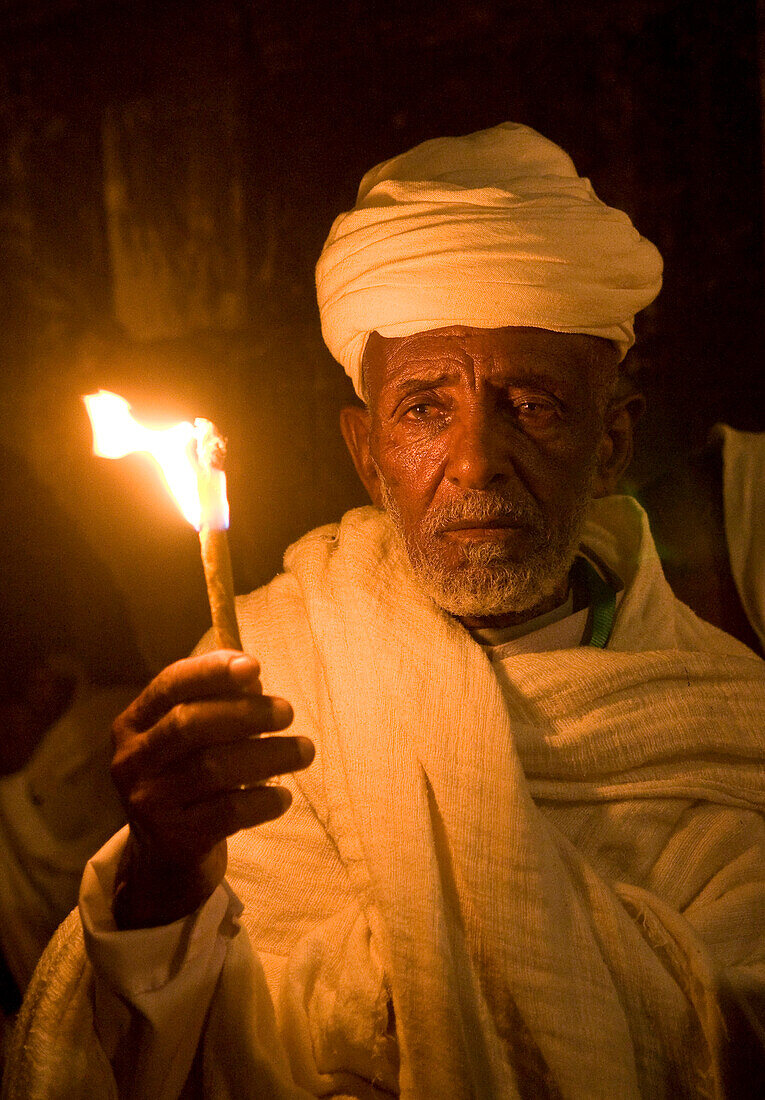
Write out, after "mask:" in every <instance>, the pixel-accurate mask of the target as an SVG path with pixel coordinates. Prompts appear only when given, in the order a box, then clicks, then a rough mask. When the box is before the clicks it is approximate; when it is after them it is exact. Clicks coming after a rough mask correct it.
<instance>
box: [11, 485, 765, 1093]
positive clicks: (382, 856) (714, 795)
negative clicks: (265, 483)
mask: <svg viewBox="0 0 765 1100" xmlns="http://www.w3.org/2000/svg"><path fill="white" fill-rule="evenodd" d="M585 542H586V544H587V545H588V546H589V547H591V548H592V549H593V550H594V551H595V552H596V553H597V554H598V555H599V556H600V557H601V558H602V559H604V560H605V561H606V562H607V563H608V564H609V565H610V567H611V568H612V569H614V571H615V572H616V573H617V574H618V575H619V576H620V577H621V578H622V579H623V580H624V582H625V586H626V587H625V592H624V596H623V598H622V600H621V604H620V607H619V611H618V615H617V619H616V623H615V627H614V631H613V634H612V637H611V641H610V643H609V646H608V649H607V650H606V651H600V650H595V649H589V648H586V647H582V648H578V649H573V650H566V651H557V652H545V653H529V654H523V655H519V656H518V657H517V658H516V659H514V660H511V661H507V662H504V663H503V669H504V670H505V672H504V673H503V677H502V682H501V683H500V680H499V679H498V676H497V675H496V674H495V672H494V671H493V669H492V666H491V664H490V662H489V660H488V659H487V657H486V655H485V653H484V652H483V650H482V649H481V647H480V646H479V645H477V644H476V643H475V642H474V641H473V640H472V639H471V638H470V637H469V635H468V634H467V633H466V632H465V631H464V630H463V629H462V628H461V627H460V626H459V624H458V623H457V622H456V621H455V620H453V619H451V618H450V617H449V616H447V615H445V614H443V613H441V612H439V611H438V610H437V609H436V608H434V606H433V605H432V604H431V603H430V602H429V600H428V599H427V598H426V597H425V596H424V595H422V594H421V593H420V591H419V589H418V588H417V586H416V584H415V583H414V582H413V580H412V578H411V576H410V574H409V571H408V569H407V567H406V565H405V564H404V563H403V562H402V560H401V558H400V556H399V551H398V548H397V544H396V542H395V541H394V540H392V539H391V533H390V528H389V525H388V523H387V521H386V520H385V519H384V517H382V516H381V515H380V514H379V513H377V512H376V511H375V510H373V509H360V510H358V511H356V512H352V513H349V514H348V515H347V516H346V517H345V518H344V520H343V521H342V524H341V525H340V526H339V527H338V526H337V525H335V526H332V527H327V528H322V529H320V530H318V531H315V532H312V533H311V534H310V535H308V536H306V537H305V538H304V539H303V540H301V541H300V542H299V543H298V544H296V546H294V547H293V548H291V550H290V551H289V552H288V554H287V556H286V558H285V573H284V574H283V575H281V576H279V577H277V578H276V579H275V580H274V581H273V582H272V583H271V584H270V585H268V586H266V588H265V589H261V590H259V591H258V592H256V593H253V594H252V595H251V596H249V597H247V598H246V599H244V600H243V601H241V602H240V604H239V608H238V613H239V618H240V623H241V627H242V636H243V638H244V640H245V646H246V648H247V649H248V651H250V652H252V653H253V654H255V655H256V656H257V657H258V659H259V660H260V661H261V663H262V666H263V673H262V678H263V683H264V688H265V690H266V691H267V692H272V693H274V694H279V695H283V696H284V697H286V698H288V699H290V701H291V702H292V703H293V706H294V709H295V714H296V717H295V723H294V727H293V729H294V731H295V732H299V733H304V734H306V735H308V736H310V737H312V738H313V739H314V741H315V742H316V745H317V756H316V760H315V762H314V764H313V765H312V766H311V768H309V769H308V770H307V771H306V772H305V773H301V774H300V775H299V776H297V777H296V778H294V779H293V780H290V784H291V786H292V789H293V792H294V803H293V807H292V809H291V810H290V811H289V813H288V814H286V815H285V816H284V817H283V818H282V819H280V820H279V821H278V822H275V823H272V824H270V825H267V826H264V827H261V828H259V829H256V830H248V831H247V832H244V833H240V834H238V835H237V836H236V837H235V838H233V839H232V842H231V845H230V848H231V858H230V870H229V876H228V878H229V882H230V884H231V887H232V888H233V890H234V891H235V892H236V894H237V895H238V897H239V898H241V900H242V902H243V904H244V910H243V912H241V915H237V912H238V909H239V906H238V905H237V903H236V901H235V900H234V899H232V898H231V896H230V894H229V893H228V892H227V891H226V889H224V888H223V887H221V888H219V890H217V891H216V892H215V894H213V896H212V898H210V899H209V901H208V902H207V903H206V905H205V906H203V907H202V909H201V910H200V911H199V912H198V913H197V914H195V915H194V916H193V917H191V918H188V919H187V920H186V921H181V922H177V924H176V925H171V926H168V928H165V929H159V930H156V931H150V932H144V931H140V932H125V933H118V932H115V931H114V930H113V926H112V925H111V923H110V919H111V918H110V913H109V909H108V898H109V896H110V876H111V874H113V866H114V851H112V853H111V855H110V854H109V853H105V854H104V855H103V856H102V857H100V858H98V857H97V858H96V859H95V860H94V861H93V864H92V865H91V867H90V868H89V871H88V872H87V873H86V877H85V880H84V883H83V895H82V902H81V907H82V910H83V914H82V915H83V921H84V924H85V928H86V938H87V940H88V942H89V945H90V950H91V955H92V958H93V960H94V961H93V963H91V962H88V961H86V959H85V956H84V954H83V949H82V943H81V936H80V934H79V930H78V924H77V922H76V920H74V919H71V920H70V921H69V923H68V925H65V926H64V927H63V928H62V930H61V931H60V932H59V934H58V937H57V939H56V940H54V942H53V943H52V945H51V947H50V949H49V952H48V954H47V956H46V957H45V958H44V959H43V962H42V963H41V966H40V968H39V971H38V976H37V979H36V981H35V983H33V986H32V989H31V990H30V994H29V997H28V999H27V1004H26V1006H25V1009H24V1010H23V1012H22V1017H21V1021H20V1026H19V1029H18V1032H17V1035H16V1039H15V1048H14V1049H13V1050H12V1052H11V1057H10V1067H9V1073H8V1075H7V1079H6V1083H5V1095H6V1096H7V1097H14V1098H15V1097H22V1096H23V1097H24V1098H25V1100H33V1098H35V1097H53V1096H60V1097H62V1098H63V1097H66V1098H67V1100H74V1098H77V1097H83V1098H84V1097H86V1096H87V1097H94V1096H99V1097H100V1096H109V1095H116V1092H114V1089H115V1085H114V1078H113V1076H112V1069H111V1067H110V1064H109V1058H112V1059H113V1062H114V1066H115V1067H116V1072H117V1074H118V1076H119V1078H120V1080H121V1093H120V1095H124V1096H131V1097H138V1096H144V1097H149V1096H150V1097H152V1100H154V1098H157V1100H165V1098H169V1097H174V1096H178V1095H179V1094H180V1093H181V1090H182V1089H183V1085H184V1081H185V1080H186V1078H187V1076H189V1072H190V1076H189V1082H188V1087H190V1088H191V1087H192V1086H193V1087H196V1088H200V1089H201V1088H203V1090H204V1094H205V1095H207V1096H210V1097H216V1098H217V1097H221V1098H227V1097H231V1098H233V1097H249V1096H252V1097H261V1096H269V1097H305V1096H306V1095H308V1096H311V1095H313V1096H317V1095H334V1096H340V1095H344V1096H354V1097H372V1096H383V1095H390V1094H391V1093H393V1094H395V1093H398V1092H400V1094H401V1096H404V1097H408V1098H411V1100H413V1098H418V1100H433V1098H441V1097H443V1098H452V1097H453V1098H455V1100H457V1098H459V1100H462V1098H465V1100H467V1098H468V1097H471V1098H487V1100H488V1098H489V1097H492V1098H493V1097H516V1096H534V1097H537V1096H539V1097H559V1096H562V1097H582V1098H585V1097H586V1098H588V1100H592V1098H597V1097H603V1098H604V1100H605V1098H609V1100H611V1098H613V1097H620V1098H630V1097H639V1096H645V1097H651V1098H652V1100H654V1098H657V1097H664V1096H667V1097H669V1096H672V1097H679V1096H688V1097H691V1096H693V1097H695V1096H715V1095H720V1094H721V1084H720V1051H721V1046H722V1028H721V1019H720V1011H719V1005H718V996H719V994H720V992H721V990H723V989H729V990H734V991H735V992H736V993H737V994H739V995H740V996H742V997H745V998H746V999H747V1003H751V1002H752V1000H753V999H754V1000H756V999H757V998H760V1000H761V999H762V996H763V990H765V828H764V827H763V818H762V814H761V811H762V809H763V806H764V805H765V771H764V769H763V767H762V762H763V735H762V719H763V714H765V664H764V663H763V662H762V661H760V660H759V659H758V658H757V657H755V656H754V655H753V654H751V653H750V651H749V650H747V649H746V647H744V646H742V645H740V644H739V643H738V642H736V641H734V640H733V639H731V638H729V637H727V636H726V635H724V634H722V633H721V632H720V631H718V630H716V629H715V628H713V627H710V626H708V625H707V624H704V623H701V622H700V620H698V619H697V618H696V617H695V616H694V615H693V614H692V612H690V610H689V609H688V608H686V607H684V605H682V604H679V603H678V602H677V601H676V600H675V599H674V598H673V597H672V595H671V592H670V591H669V589H668V587H667V585H666V582H665V581H664V578H663V576H662V574H661V568H660V565H659V562H658V559H657V557H656V554H655V550H654V548H653V544H652V542H651V539H650V534H649V532H648V529H647V524H646V521H645V518H644V516H643V515H642V513H640V511H639V509H637V506H635V505H634V504H632V503H631V502H629V501H625V500H620V499H618V498H615V499H613V498H612V499H609V500H605V501H600V502H597V503H596V505H595V506H594V508H593V513H592V517H591V521H590V523H589V524H588V528H587V531H586V536H585ZM117 847H118V842H115V844H113V846H112V848H113V849H115V848H117ZM245 930H246V933H247V934H245ZM253 948H254V951H253V950H252V949H253ZM126 959H132V960H134V961H133V964H132V965H128V966H126ZM94 966H95V967H97V972H94ZM115 993H116V994H117V996H116V997H115ZM130 1004H132V1006H133V1008H132V1009H130V1008H128V1007H127V1006H128V1005H130ZM94 1005H95V1012H94ZM94 1015H95V1018H96V1020H97V1027H98V1030H96V1029H94V1026H93V1020H94ZM192 1063H193V1064H192ZM110 1090H111V1091H110ZM192 1094H193V1095H198V1093H193V1089H192V1091H191V1092H189V1095H192Z"/></svg>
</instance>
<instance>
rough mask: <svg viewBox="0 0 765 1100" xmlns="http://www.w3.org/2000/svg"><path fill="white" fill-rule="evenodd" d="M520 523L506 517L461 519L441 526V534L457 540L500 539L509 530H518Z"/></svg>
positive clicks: (508, 532)
mask: <svg viewBox="0 0 765 1100" xmlns="http://www.w3.org/2000/svg"><path fill="white" fill-rule="evenodd" d="M520 527H521V524H519V523H514V522H513V521H512V520H510V519H507V518H506V517H500V518H498V519H461V520H457V521H456V522H454V523H450V524H448V525H447V526H446V527H444V528H442V534H443V535H445V536H446V537H447V538H450V539H456V540H457V541H459V542H462V541H470V540H473V539H476V540H481V541H485V542H489V541H497V542H499V541H501V540H502V539H505V538H507V537H508V536H509V535H510V534H511V532H514V531H518V530H519V529H520Z"/></svg>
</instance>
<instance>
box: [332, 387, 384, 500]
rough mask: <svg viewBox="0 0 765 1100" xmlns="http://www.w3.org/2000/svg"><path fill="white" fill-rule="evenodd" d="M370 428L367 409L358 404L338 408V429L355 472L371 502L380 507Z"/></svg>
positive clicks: (378, 480)
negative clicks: (370, 442) (370, 444)
mask: <svg viewBox="0 0 765 1100" xmlns="http://www.w3.org/2000/svg"><path fill="white" fill-rule="evenodd" d="M370 428H371V417H370V414H369V409H364V408H361V407H360V406H359V405H346V406H345V407H344V408H342V409H341V410H340V431H341V432H342V433H343V439H344V440H345V445H346V447H347V448H348V450H349V451H350V455H351V458H352V459H353V465H354V466H355V467H356V473H357V474H358V475H359V477H360V478H361V481H362V484H363V486H364V488H365V489H366V491H367V492H368V493H369V497H370V500H371V501H372V503H373V504H376V505H377V506H378V507H382V494H381V492H380V478H379V476H378V473H377V467H376V466H375V464H374V462H373V460H372V452H371V450H370V446H369V432H370Z"/></svg>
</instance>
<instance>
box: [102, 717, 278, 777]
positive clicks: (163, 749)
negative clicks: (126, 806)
mask: <svg viewBox="0 0 765 1100" xmlns="http://www.w3.org/2000/svg"><path fill="white" fill-rule="evenodd" d="M292 718H293V713H292V707H291V706H290V704H289V703H288V702H287V701H286V699H279V698H277V697H275V696H273V695H250V696H247V695H246V696H243V697H241V698H238V699H203V700H198V701H196V702H191V703H179V704H177V705H176V706H174V707H173V708H172V710H171V711H169V713H167V714H165V715H164V716H163V717H162V718H161V719H160V720H159V721H158V722H156V723H155V724H154V725H153V726H152V727H151V729H149V730H147V731H146V732H145V733H142V734H138V735H136V734H133V735H132V736H129V737H126V738H124V740H122V741H121V742H120V743H118V744H117V746H116V749H115V753H114V757H113V760H112V777H113V779H114V781H115V783H116V784H117V787H118V788H122V787H123V786H124V785H125V784H126V783H129V782H130V781H131V777H132V776H135V775H143V776H144V777H148V776H157V775H160V774H162V773H163V772H165V771H167V770H169V769H170V768H176V767H177V766H178V765H179V763H181V762H183V761H185V760H186V759H187V758H188V759H194V758H195V756H196V754H198V753H199V752H200V750H201V751H205V750H207V749H213V748H214V747H215V746H218V747H220V746H223V745H226V744H235V743H237V742H245V743H246V742H247V741H248V739H249V738H251V737H255V736H257V735H259V734H261V733H278V732H279V731H280V730H284V729H286V728H287V727H288V726H289V725H290V723H291V722H292Z"/></svg>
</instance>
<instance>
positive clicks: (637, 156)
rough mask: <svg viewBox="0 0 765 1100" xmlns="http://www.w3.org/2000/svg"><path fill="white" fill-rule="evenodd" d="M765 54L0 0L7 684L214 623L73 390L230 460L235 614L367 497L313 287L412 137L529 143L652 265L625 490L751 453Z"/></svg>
mask: <svg viewBox="0 0 765 1100" xmlns="http://www.w3.org/2000/svg"><path fill="white" fill-rule="evenodd" d="M758 57H759V51H758V12H757V4H756V2H755V0H693V2H689V0H682V2H678V0H675V2H671V0H624V2H622V3H615V2H614V0H591V2H589V3H581V2H577V0H571V2H570V3H568V4H566V3H560V2H553V0H542V2H537V3H535V2H534V0H526V2H525V3H519V2H517V0H510V2H504V3H502V2H497V0H484V2H475V3H456V2H454V0H439V2H438V3H435V2H433V3H404V2H399V0H389V2H387V3H385V4H382V3H368V4H362V3H351V2H348V0H341V2H338V3H331V2H327V3H325V4H318V3H316V4H307V3H305V2H303V3H296V2H292V3H290V2H289V0H280V2H277V0H268V2H264V3H257V2H255V0H206V2H200V3H190V2H187V3H166V4H162V3H154V4H144V3H137V2H135V0H131V2H129V3H117V2H111V3H106V2H104V0H101V2H96V0H48V2H43V0H31V2H25V3H21V2H11V0H3V2H2V3H0V94H1V95H2V103H1V106H0V242H1V244H2V257H3V279H2V282H0V356H1V359H0V364H1V365H0V370H1V372H2V375H1V385H0V414H1V416H2V439H0V476H1V477H2V484H3V502H4V503H3V509H2V513H1V514H2V516H3V522H2V524H1V525H0V535H2V547H0V554H1V555H2V557H1V558H0V561H2V563H3V564H2V573H3V581H2V586H3V594H2V601H3V602H2V604H0V612H1V613H2V616H3V618H4V619H5V625H6V631H7V634H6V636H7V637H9V638H10V639H11V649H12V657H11V660H10V662H6V665H7V668H10V669H11V673H12V674H13V667H14V666H13V662H14V661H15V662H16V666H15V667H17V669H18V670H20V671H19V674H22V672H23V664H24V661H26V660H29V659H31V658H32V657H34V655H35V653H37V652H38V651H47V650H50V649H62V648H63V649H70V650H73V651H74V652H75V653H77V654H78V655H79V656H80V658H81V659H82V660H83V661H84V662H85V664H86V665H87V667H88V669H89V670H90V672H91V675H92V676H93V677H94V678H96V679H101V680H105V679H110V678H111V679H114V678H120V677H123V678H135V677H136V676H138V675H140V674H141V673H140V668H141V665H142V663H143V664H144V665H145V666H147V667H148V668H149V669H156V668H158V667H160V666H161V665H162V664H163V663H165V662H167V661H168V660H171V659H175V658H176V657H179V656H182V655H183V654H184V653H185V652H186V651H187V650H188V649H189V648H190V647H191V645H193V643H194V642H195V641H196V639H197V637H198V636H199V634H200V633H201V632H202V631H203V630H204V629H205V628H206V625H207V622H208V612H207V608H206V603H205V598H204V589H203V585H202V580H201V567H200V564H199V560H198V555H197V547H196V540H195V537H194V535H193V532H192V531H191V530H190V529H189V528H188V527H187V526H186V525H185V523H184V521H183V520H182V519H181V518H180V516H179V515H177V514H176V513H175V511H174V508H173V506H172V505H171V504H170V503H169V501H168V500H167V499H166V497H165V493H164V489H162V487H161V486H160V484H159V482H158V479H157V477H156V475H155V474H154V472H153V471H152V470H150V469H149V468H148V466H147V465H146V464H145V462H144V461H143V460H141V459H139V458H130V459H125V460H123V461H121V462H107V461H104V460H100V459H95V458H93V457H91V455H90V433H89V428H88V426H87V422H86V419H85V414H84V411H83V408H82V406H81V403H80V401H79V395H80V394H82V393H85V392H89V391H91V390H94V389H97V388H99V387H104V388H109V389H114V390H116V391H117V392H120V393H123V394H124V395H125V396H126V397H127V398H128V399H129V400H131V401H132V403H133V405H134V410H135V412H136V414H137V415H139V416H142V417H145V418H147V419H148V418H154V419H158V418H162V417H164V418H165V419H180V418H184V419H186V418H193V417H194V416H198V415H203V416H206V417H209V418H210V419H212V420H214V421H215V422H216V423H217V424H218V425H219V426H220V427H221V429H222V430H223V431H224V432H225V433H226V434H227V435H228V437H229V452H230V457H229V462H228V471H229V496H230V501H231V510H232V530H231V543H232V552H233V558H234V571H235V577H236V586H237V590H238V591H246V590H248V589H250V588H252V587H253V586H255V585H257V584H259V583H262V582H263V581H265V580H267V579H268V578H269V577H270V576H271V575H273V573H274V572H275V571H276V570H277V569H278V568H279V564H280V560H281V555H282V552H283V550H284V549H285V547H286V545H287V544H288V543H289V542H290V541H292V540H293V539H294V538H296V537H298V536H299V535H300V534H302V533H303V532H304V531H305V530H306V529H308V528H309V527H311V526H314V525H316V524H318V523H322V522H328V521H331V520H334V519H336V518H338V517H339V516H340V515H341V514H342V512H343V511H344V510H345V509H346V508H347V507H349V506H351V505H353V504H357V503H361V502H362V501H363V494H362V491H361V489H360V488H359V487H358V486H357V484H356V481H355V475H354V474H353V471H352V467H351V464H350V460H349V459H348V458H347V457H346V456H345V454H344V451H343V445H342V442H341V439H340V435H339V431H338V429H337V412H338V409H339V408H340V406H341V405H342V404H343V403H344V402H345V401H347V400H348V398H349V397H350V396H351V390H350V386H349V385H348V384H347V382H346V380H345V377H344V375H343V373H342V371H341V369H340V368H339V367H337V366H336V365H335V364H333V362H332V360H331V358H330V356H329V353H328V352H327V351H326V349H324V347H323V345H322V343H321V339H320V333H319V322H318V315H317V310H316V306H315V300H314V292H313V268H314V264H315V261H316V258H317V257H318V254H319V251H320V249H321V245H322V242H323V240H324V238H325V236H326V234H327V231H328V229H329V226H330V224H331V222H332V219H333V218H334V216H335V215H336V214H337V213H339V212H340V211H341V210H344V209H347V208H348V207H349V206H350V205H351V204H352V203H353V201H354V197H355V191H356V187H357V185H358V181H359V179H360V177H361V175H362V173H363V172H364V171H365V170H366V169H367V168H369V167H371V165H372V164H374V163H376V162H378V161H380V160H382V159H384V158H386V157H389V156H391V155H394V154H396V153H398V152H401V151H403V150H404V149H406V148H408V147H409V146H411V145H413V144H415V143H416V142H418V141H422V140H425V139H427V138H430V137H434V136H439V135H443V134H448V133H452V134H456V133H467V132H469V131H472V130H475V129H479V128H483V127H486V126H492V125H494V124H496V123H498V122H500V121H504V120H508V119H509V120H513V121H518V122H524V123H527V124H529V125H531V126H534V127H536V128H537V129H539V130H541V131H542V133H544V134H545V135H546V136H548V137H550V138H552V139H553V140H554V141H557V142H558V143H560V144H561V145H563V147H564V148H565V149H566V150H567V151H568V152H569V153H570V154H571V155H572V157H573V158H574V161H575V163H576V165H577V168H578V169H579V171H580V173H581V174H583V175H587V176H589V177H590V178H591V179H592V180H593V183H594V185H595V188H596V191H597V192H598V194H599V195H600V196H601V198H603V199H605V200H606V201H607V202H610V203H612V204H614V205H617V206H620V207H621V208H623V209H625V210H626V211H627V212H628V213H629V214H630V216H631V217H632V219H633V220H634V222H635V223H636V225H637V226H638V228H639V229H640V230H641V232H642V233H644V234H645V235H646V236H647V237H649V238H650V239H651V240H653V241H654V242H655V243H656V244H657V245H658V247H659V248H660V250H661V251H662V253H663V255H664V258H665V263H666V276H665V286H664V290H663V293H662V295H661V296H660V298H659V300H658V301H657V303H656V304H655V305H654V306H653V307H651V308H650V309H649V310H648V311H646V313H645V314H644V315H642V316H641V318H639V321H638V339H639V343H638V347H637V349H636V350H635V352H633V353H631V356H632V367H633V369H634V370H636V371H639V373H640V376H641V379H642V383H643V385H644V388H645V391H646V393H647V395H648V398H649V412H648V414H647V416H646V418H645V420H644V422H643V425H642V427H641V430H640V433H639V438H638V454H637V458H636V462H635V464H634V467H633V471H632V474H631V481H630V486H629V487H630V488H631V489H633V490H635V491H639V489H640V487H641V485H643V484H645V483H646V482H648V481H650V480H652V479H653V478H655V477H657V476H658V475H660V474H663V473H666V472H667V471H671V470H672V468H673V466H674V464H675V463H676V462H677V461H678V458H679V456H681V455H682V454H684V453H686V452H687V451H688V450H690V449H692V448H694V447H698V446H699V445H700V444H701V443H703V441H704V438H705V436H706V432H707V430H708V428H709V426H710V425H711V424H712V423H714V422H715V421H716V420H726V421H727V422H729V423H731V424H732V425H733V426H735V427H738V428H743V429H763V428H765V400H764V399H763V398H764V390H763V365H762V351H761V349H762V345H763V335H764V333H763V219H762V207H763V202H762V198H763V188H762V129H761V105H760V104H761V95H760V74H759V66H758ZM30 655H31V656H30ZM6 674H7V673H6Z"/></svg>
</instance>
